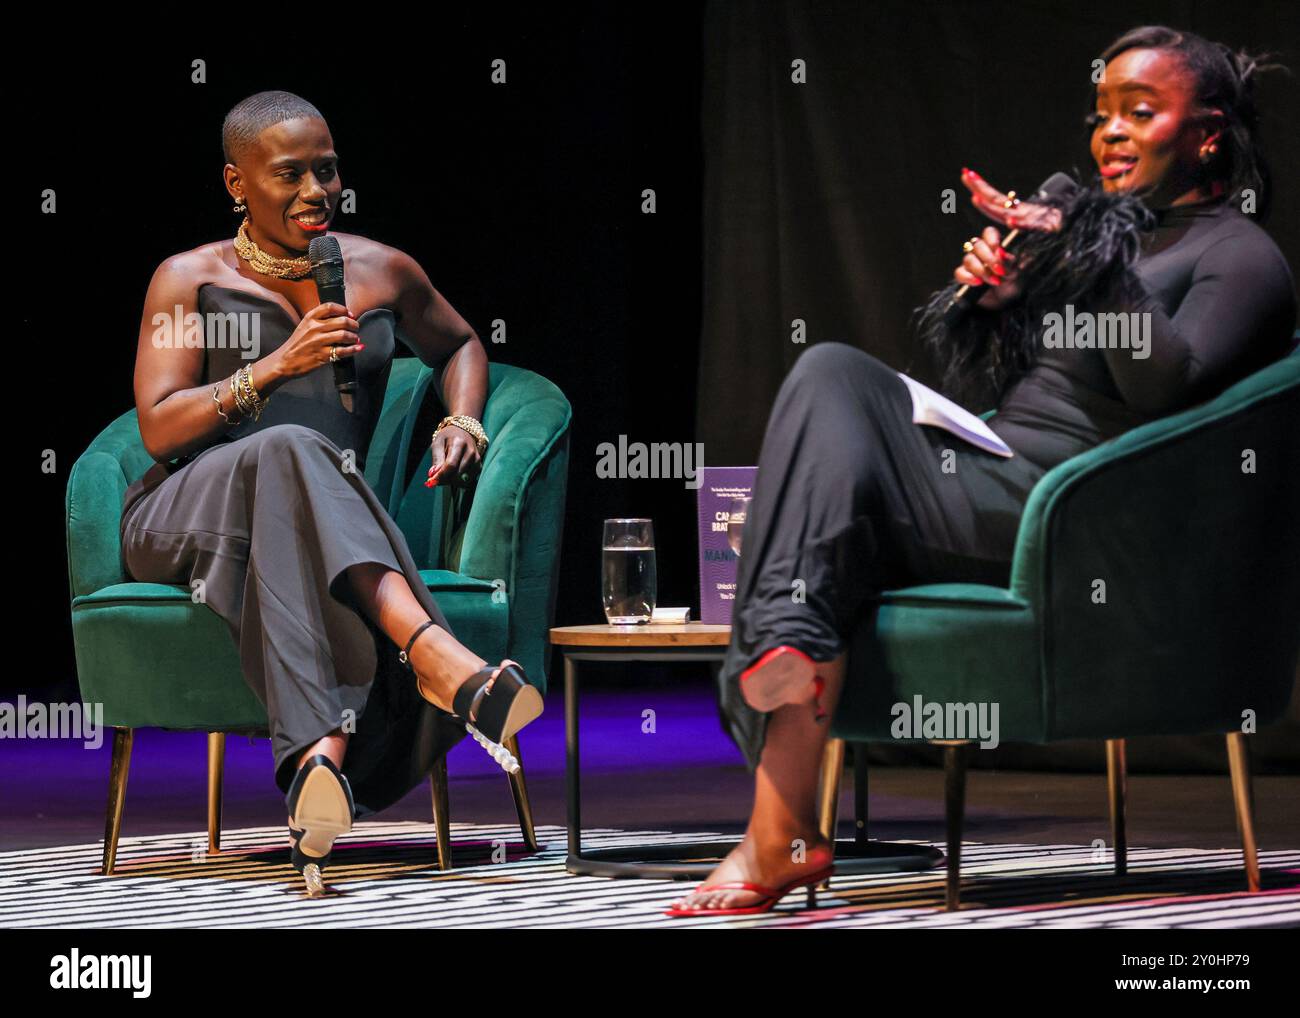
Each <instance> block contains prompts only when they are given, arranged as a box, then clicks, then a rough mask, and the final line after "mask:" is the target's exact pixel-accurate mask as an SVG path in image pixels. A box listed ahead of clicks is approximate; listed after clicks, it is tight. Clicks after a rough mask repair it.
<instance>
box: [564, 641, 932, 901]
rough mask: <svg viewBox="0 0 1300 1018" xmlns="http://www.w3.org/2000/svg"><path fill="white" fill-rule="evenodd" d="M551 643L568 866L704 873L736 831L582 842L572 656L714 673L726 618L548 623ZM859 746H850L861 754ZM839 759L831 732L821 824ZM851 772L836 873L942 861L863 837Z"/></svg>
mask: <svg viewBox="0 0 1300 1018" xmlns="http://www.w3.org/2000/svg"><path fill="white" fill-rule="evenodd" d="M550 637H551V643H552V644H554V645H555V646H557V647H559V648H560V650H561V652H562V653H563V654H564V777H565V799H566V806H567V817H568V858H567V859H566V860H565V868H566V869H567V870H568V872H570V873H580V874H585V875H587V876H598V877H649V878H654V879H660V880H662V879H665V878H667V879H673V880H688V879H699V878H701V877H705V876H708V874H709V873H710V872H712V870H713V868H714V866H715V865H716V863H717V860H719V859H721V858H722V857H723V856H724V855H726V854H727V853H728V852H730V851H731V850H732V848H734V847H735V846H736V845H737V844H738V843H739V840H740V839H739V838H734V839H732V840H730V841H715V842H706V843H701V844H697V845H690V846H686V847H685V848H686V850H688V851H689V852H690V855H689V856H683V854H682V853H683V849H684V846H682V845H642V846H636V847H631V848H605V849H589V850H587V851H585V852H584V851H583V849H582V795H581V757H580V752H579V738H578V728H579V717H578V700H579V684H578V668H577V665H578V662H579V661H707V662H709V664H710V666H711V667H712V669H713V673H714V677H715V679H716V677H717V673H718V671H719V670H720V669H721V667H722V661H723V658H724V656H725V655H726V651H727V645H728V644H729V643H730V642H731V627H730V626H712V625H705V624H703V623H700V622H686V623H674V624H649V623H647V624H645V625H632V626H610V625H595V626H559V627H556V628H554V629H552V630H551V633H550ZM860 755H861V754H855V756H860ZM843 765H844V742H843V740H841V739H831V740H829V742H828V743H827V747H826V754H825V757H824V758H823V773H822V782H821V784H822V794H821V796H820V802H821V807H820V808H821V814H822V827H823V829H824V830H827V831H829V832H832V836H833V830H834V827H835V801H836V799H837V798H838V792H839V785H840V781H839V779H840V773H839V771H840V769H841V768H842V767H843ZM855 773H856V776H857V782H856V785H857V795H856V797H855V802H856V806H857V810H858V817H857V821H858V824H857V829H858V836H857V837H855V838H854V839H852V840H848V841H846V840H843V839H840V840H837V841H836V843H835V857H836V858H835V871H836V872H837V873H883V872H899V871H906V870H922V869H930V868H932V867H934V866H938V865H940V864H941V863H942V862H943V861H944V855H943V853H942V852H940V851H939V850H938V849H936V848H931V847H930V846H927V845H906V844H897V843H892V842H885V841H868V840H867V837H866V780H865V778H866V769H865V767H862V766H858V767H856V768H855Z"/></svg>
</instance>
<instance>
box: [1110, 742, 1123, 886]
mask: <svg viewBox="0 0 1300 1018" xmlns="http://www.w3.org/2000/svg"><path fill="white" fill-rule="evenodd" d="M1124 748H1125V743H1124V740H1123V739H1107V740H1106V784H1107V787H1108V789H1109V792H1110V839H1111V842H1112V844H1114V846H1115V876H1117V877H1122V876H1124V875H1125V874H1126V873H1127V872H1128V830H1127V827H1126V822H1125V802H1126V800H1127V797H1128V762H1127V760H1126V759H1125V754H1124Z"/></svg>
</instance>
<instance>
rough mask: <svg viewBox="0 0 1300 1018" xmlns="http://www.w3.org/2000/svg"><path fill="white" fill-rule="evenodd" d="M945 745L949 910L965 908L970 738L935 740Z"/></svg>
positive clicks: (946, 908)
mask: <svg viewBox="0 0 1300 1018" xmlns="http://www.w3.org/2000/svg"><path fill="white" fill-rule="evenodd" d="M934 742H935V745H939V746H943V777H944V780H943V798H944V816H945V821H946V827H947V831H948V853H947V854H948V879H947V885H946V887H945V890H944V902H943V908H944V911H945V912H956V911H957V910H958V909H959V908H961V835H962V826H963V823H964V821H965V819H966V747H967V746H968V745H970V743H968V742H955V741H954V742H950V741H947V740H944V741H939V740H934Z"/></svg>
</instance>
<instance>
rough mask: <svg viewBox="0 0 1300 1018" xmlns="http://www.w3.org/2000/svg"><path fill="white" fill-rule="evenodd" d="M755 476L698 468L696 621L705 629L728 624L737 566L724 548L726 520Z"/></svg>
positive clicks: (750, 471)
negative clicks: (697, 593) (698, 533)
mask: <svg viewBox="0 0 1300 1018" xmlns="http://www.w3.org/2000/svg"><path fill="white" fill-rule="evenodd" d="M757 475H758V467H701V468H700V489H699V510H700V621H701V622H704V623H707V624H709V625H720V626H726V625H730V624H731V604H732V602H733V601H734V600H735V599H736V569H737V567H738V565H739V563H738V561H737V559H736V553H735V552H733V551H732V550H731V546H730V545H729V544H727V519H728V516H729V514H730V512H731V503H732V500H733V499H737V498H742V497H747V496H749V495H751V494H753V490H754V478H755V477H757ZM741 550H742V551H743V550H744V547H743V545H742V547H741Z"/></svg>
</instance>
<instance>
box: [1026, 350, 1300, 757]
mask: <svg viewBox="0 0 1300 1018" xmlns="http://www.w3.org/2000/svg"><path fill="white" fill-rule="evenodd" d="M1297 434H1300V356H1296V355H1292V356H1290V357H1287V358H1284V359H1283V360H1281V361H1278V362H1275V363H1274V364H1272V365H1269V366H1268V367H1266V368H1264V369H1262V370H1261V371H1259V372H1256V373H1255V374H1254V375H1252V376H1251V377H1249V378H1247V379H1245V380H1243V381H1242V382H1239V383H1237V384H1236V385H1234V386H1232V387H1231V388H1229V389H1228V390H1227V391H1226V392H1224V393H1223V394H1221V395H1220V396H1219V397H1217V398H1216V399H1214V400H1212V401H1210V402H1207V403H1204V404H1201V405H1199V406H1196V407H1193V408H1191V409H1188V410H1185V411H1182V412H1180V413H1176V414H1173V415H1171V416H1168V417H1165V418H1162V419H1160V420H1157V421H1153V422H1151V423H1149V424H1145V425H1142V426H1140V427H1137V428H1134V429H1133V430H1131V431H1129V432H1127V433H1125V434H1123V435H1121V436H1119V437H1118V438H1115V439H1112V440H1110V441H1108V442H1105V443H1103V444H1101V445H1099V446H1097V447H1096V448H1094V449H1091V450H1089V451H1088V452H1086V453H1083V454H1081V455H1079V456H1076V457H1074V458H1073V459H1070V460H1068V461H1066V462H1065V463H1062V464H1060V465H1058V466H1057V467H1055V468H1054V469H1052V470H1051V471H1049V472H1048V473H1047V474H1046V475H1045V476H1044V477H1043V478H1042V480H1040V481H1039V483H1038V485H1037V486H1036V487H1035V489H1034V491H1033V492H1032V493H1031V495H1030V497H1029V501H1028V503H1027V505H1026V507H1025V512H1024V515H1023V517H1022V519H1021V523H1020V531H1019V535H1018V538H1017V543H1016V550H1015V556H1014V560H1013V564H1012V573H1011V588H1010V589H1011V593H1012V594H1013V595H1014V596H1016V597H1019V598H1021V599H1023V600H1025V601H1027V602H1029V603H1030V604H1032V605H1033V606H1034V610H1035V612H1036V613H1037V615H1038V617H1039V624H1040V628H1041V632H1042V655H1043V662H1044V674H1045V675H1046V676H1049V681H1050V682H1051V683H1052V684H1053V686H1054V689H1053V690H1052V692H1051V695H1050V696H1049V697H1048V702H1049V705H1050V706H1051V709H1052V710H1056V711H1060V712H1061V716H1062V717H1064V716H1065V715H1066V714H1067V713H1069V712H1070V711H1073V712H1074V714H1075V716H1076V717H1077V716H1078V715H1079V713H1080V712H1082V713H1084V714H1085V715H1086V714H1087V713H1089V711H1088V708H1089V707H1091V708H1093V710H1092V713H1096V710H1095V707H1096V704H1097V703H1098V702H1100V701H1103V700H1110V701H1112V702H1115V701H1118V702H1119V703H1122V704H1124V707H1125V711H1126V714H1127V715H1128V716H1129V717H1131V718H1133V719H1134V720H1135V722H1136V723H1137V724H1139V725H1143V726H1144V727H1145V730H1147V731H1150V732H1176V731H1189V730H1203V731H1211V730H1216V729H1217V730H1221V731H1223V730H1227V727H1231V726H1232V724H1234V723H1235V724H1237V725H1240V723H1241V711H1243V710H1247V709H1249V710H1253V711H1255V712H1256V715H1257V717H1258V720H1259V721H1260V722H1264V721H1266V720H1269V719H1270V718H1271V717H1274V716H1276V715H1277V714H1279V713H1280V712H1281V711H1282V710H1283V709H1284V707H1285V705H1286V700H1287V697H1288V695H1289V692H1290V683H1291V677H1292V674H1293V670H1294V668H1295V662H1296V654H1297V652H1298V651H1300V622H1297V620H1296V617H1295V616H1296V612H1295V607H1294V606H1296V605H1297V604H1300V528H1297V527H1296V524H1295V520H1296V517H1297V514H1300V442H1297V440H1296V435H1297ZM1250 464H1253V472H1252V470H1251V469H1249V466H1250ZM1282 605H1289V606H1291V608H1290V618H1289V620H1288V619H1284V618H1282V617H1280V616H1279V614H1278V610H1279V607H1280V606H1282ZM1284 614H1285V612H1284ZM1072 704H1073V706H1072ZM1198 711H1199V713H1197V712H1198ZM1049 714H1050V710H1049ZM1193 715H1194V716H1193ZM1048 720H1049V728H1050V727H1051V718H1050V717H1049V719H1048ZM1189 726H1199V727H1189ZM1224 726H1227V727H1224ZM1075 734H1080V733H1077V732H1076V733H1075ZM1094 734H1096V735H1105V733H1104V732H1097V733H1094Z"/></svg>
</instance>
